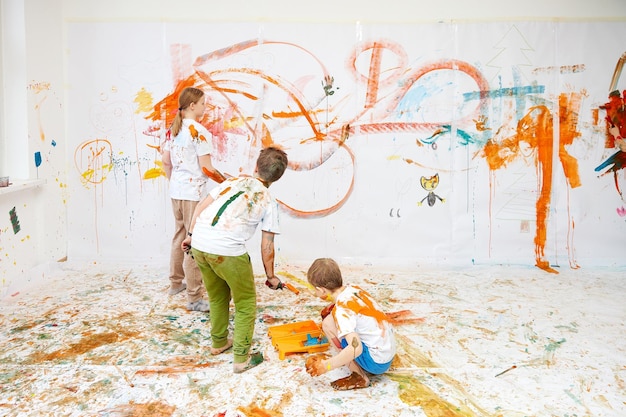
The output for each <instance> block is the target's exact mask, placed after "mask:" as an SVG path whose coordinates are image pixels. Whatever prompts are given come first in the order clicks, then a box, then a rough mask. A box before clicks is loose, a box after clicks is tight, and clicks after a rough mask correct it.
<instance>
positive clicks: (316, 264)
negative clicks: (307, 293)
mask: <svg viewBox="0 0 626 417" xmlns="http://www.w3.org/2000/svg"><path fill="white" fill-rule="evenodd" d="M306 278H307V280H308V281H309V284H311V285H313V286H314V287H320V288H326V289H327V290H330V291H333V290H336V289H337V288H339V287H341V286H342V285H343V278H341V269H339V265H337V262H335V261H334V260H332V259H330V258H318V259H316V260H315V261H313V263H312V264H311V266H310V267H309V270H308V271H307V273H306Z"/></svg>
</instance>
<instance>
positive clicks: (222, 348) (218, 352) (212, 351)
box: [211, 339, 233, 355]
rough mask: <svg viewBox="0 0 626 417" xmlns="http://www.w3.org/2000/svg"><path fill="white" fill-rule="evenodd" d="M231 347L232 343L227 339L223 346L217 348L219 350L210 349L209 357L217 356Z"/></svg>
mask: <svg viewBox="0 0 626 417" xmlns="http://www.w3.org/2000/svg"><path fill="white" fill-rule="evenodd" d="M232 346H233V341H232V340H231V339H228V340H227V341H226V344H225V345H224V346H222V347H219V348H214V347H212V348H211V355H219V354H220V353H224V352H226V351H227V350H228V349H230V348H231V347H232Z"/></svg>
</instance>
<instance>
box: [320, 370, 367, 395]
mask: <svg viewBox="0 0 626 417" xmlns="http://www.w3.org/2000/svg"><path fill="white" fill-rule="evenodd" d="M370 385H371V383H370V381H369V380H366V379H365V378H363V377H362V376H361V375H359V374H357V373H356V372H352V375H350V376H347V377H345V378H341V379H338V380H336V381H333V382H331V383H330V386H331V387H333V388H334V389H336V390H337V391H347V390H352V389H359V388H367V387H369V386H370Z"/></svg>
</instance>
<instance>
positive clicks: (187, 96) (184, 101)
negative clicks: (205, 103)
mask: <svg viewBox="0 0 626 417" xmlns="http://www.w3.org/2000/svg"><path fill="white" fill-rule="evenodd" d="M203 97H204V91H202V90H200V89H199V88H195V87H187V88H185V89H184V90H183V91H181V92H180V95H179V96H178V111H177V112H176V116H174V120H173V121H172V126H171V127H170V131H171V132H172V136H178V134H179V133H180V129H182V127H183V114H182V111H183V110H185V109H186V108H187V107H189V105H190V104H191V103H198V102H199V101H200V100H202V98H203Z"/></svg>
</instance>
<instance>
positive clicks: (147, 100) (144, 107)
mask: <svg viewBox="0 0 626 417" xmlns="http://www.w3.org/2000/svg"><path fill="white" fill-rule="evenodd" d="M133 101H134V102H135V103H136V104H137V110H135V113H143V112H150V111H152V105H153V103H154V100H153V98H152V93H150V92H148V91H146V89H145V88H143V87H141V90H139V91H138V92H137V94H136V95H135V100H133Z"/></svg>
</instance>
